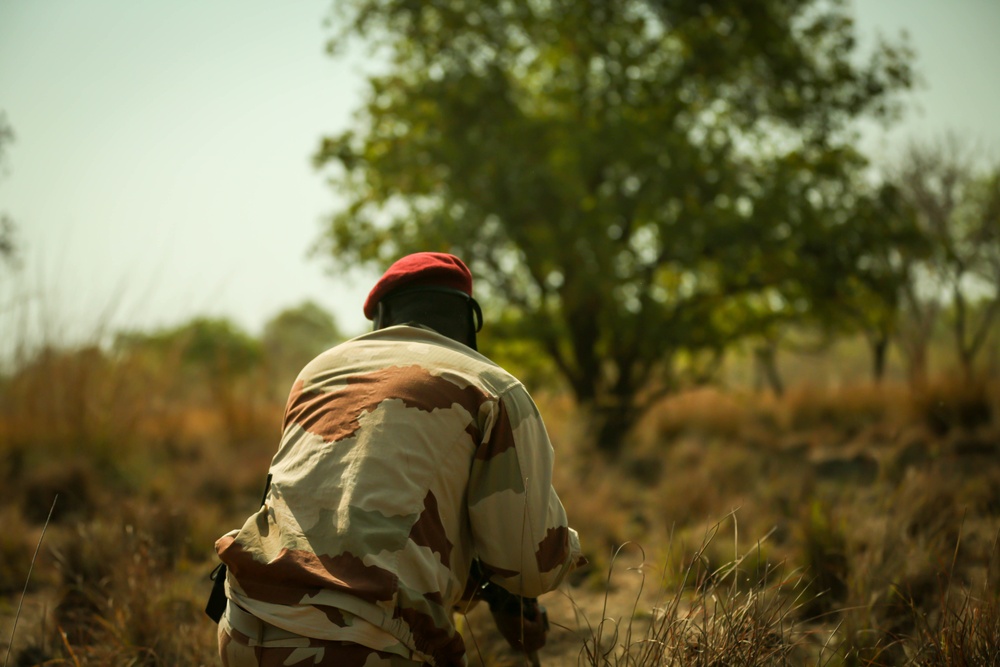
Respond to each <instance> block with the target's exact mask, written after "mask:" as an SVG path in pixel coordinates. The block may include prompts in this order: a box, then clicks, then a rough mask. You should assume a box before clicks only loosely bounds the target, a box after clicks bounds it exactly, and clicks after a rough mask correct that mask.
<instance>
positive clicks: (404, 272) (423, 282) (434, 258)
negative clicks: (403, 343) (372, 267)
mask: <svg viewBox="0 0 1000 667" xmlns="http://www.w3.org/2000/svg"><path fill="white" fill-rule="evenodd" d="M403 287H406V288H413V287H442V288H445V289H454V290H458V291H460V292H465V293H466V294H468V295H469V296H470V297H471V296H472V272H471V271H469V267H467V266H466V265H465V263H464V262H462V260H460V259H459V258H458V257H455V256H454V255H449V254H447V253H443V252H417V253H414V254H412V255H407V256H405V257H402V258H400V259H398V260H396V261H395V262H394V263H393V265H392V266H390V267H389V268H388V269H386V272H385V273H384V274H382V277H381V278H379V279H378V282H377V283H375V286H374V287H372V291H371V292H369V293H368V298H367V299H365V317H367V318H368V319H369V320H374V319H375V311H376V308H377V307H378V302H379V301H381V300H382V298H383V297H385V296H386V295H387V294H389V293H390V292H394V291H396V290H398V289H401V288H403Z"/></svg>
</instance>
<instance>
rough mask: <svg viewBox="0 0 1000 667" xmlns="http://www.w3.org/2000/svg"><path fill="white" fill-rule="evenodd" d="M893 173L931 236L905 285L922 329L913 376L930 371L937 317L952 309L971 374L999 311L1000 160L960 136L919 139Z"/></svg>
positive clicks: (958, 346) (958, 348)
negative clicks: (982, 156)
mask: <svg viewBox="0 0 1000 667" xmlns="http://www.w3.org/2000/svg"><path fill="white" fill-rule="evenodd" d="M894 178H895V179H896V180H897V182H898V187H899V189H900V191H901V192H902V193H903V196H904V197H905V198H906V200H907V202H908V203H909V205H910V206H911V207H912V208H913V210H914V211H915V213H916V216H917V218H916V219H917V221H918V224H919V225H920V227H921V229H922V231H923V233H924V234H925V235H926V237H927V239H928V240H929V242H930V248H931V252H930V255H929V257H928V258H927V259H926V260H925V261H922V262H921V263H920V264H919V266H918V269H917V270H916V271H915V273H914V276H913V280H912V281H911V284H910V285H909V286H908V288H907V292H906V298H907V303H908V305H909V308H910V312H911V314H912V316H913V318H914V319H915V320H916V321H917V324H918V327H917V329H918V331H920V332H925V335H924V336H923V337H919V338H917V339H916V340H913V341H911V360H912V361H913V362H914V364H915V370H914V376H915V379H916V380H917V381H919V380H921V379H922V378H923V376H924V375H925V373H926V347H927V344H928V342H929V339H930V334H931V331H932V328H933V323H934V320H935V319H936V318H937V316H938V314H939V313H941V312H943V310H944V309H945V307H948V310H949V312H950V313H951V314H952V316H951V325H952V339H953V341H954V345H955V352H956V356H957V358H958V362H959V364H960V366H961V368H962V370H963V372H964V373H965V376H966V378H971V377H972V375H973V374H974V367H975V362H976V358H977V357H978V356H979V354H980V352H981V351H982V349H983V345H984V344H985V343H986V341H987V340H988V339H989V334H990V330H991V328H992V326H993V324H994V323H995V322H996V320H997V317H998V316H1000V164H997V163H992V164H985V165H984V164H983V163H982V162H981V161H978V160H977V159H976V156H975V154H974V153H973V151H972V150H971V149H970V148H969V146H968V145H967V144H966V143H965V142H963V141H962V140H961V139H959V138H958V137H957V136H955V135H951V136H948V137H946V138H944V139H942V140H939V141H937V142H936V143H928V142H925V143H920V142H913V143H911V144H910V146H909V147H908V148H907V150H906V151H905V154H904V155H903V157H902V159H901V160H900V162H899V165H898V167H897V169H896V173H895V175H894Z"/></svg>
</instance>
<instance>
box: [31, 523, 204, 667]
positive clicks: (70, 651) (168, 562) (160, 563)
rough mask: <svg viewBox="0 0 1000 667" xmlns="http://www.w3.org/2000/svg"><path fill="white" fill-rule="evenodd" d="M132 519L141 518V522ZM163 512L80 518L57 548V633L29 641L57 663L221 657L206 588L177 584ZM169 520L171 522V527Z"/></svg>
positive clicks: (166, 662) (177, 662)
mask: <svg viewBox="0 0 1000 667" xmlns="http://www.w3.org/2000/svg"><path fill="white" fill-rule="evenodd" d="M128 519H136V521H135V522H134V523H132V522H129V521H128ZM162 521H163V516H162V515H160V514H157V513H150V514H149V515H148V516H146V515H144V516H131V517H126V518H125V519H123V520H119V521H112V520H107V519H104V520H101V521H93V522H90V523H86V524H81V525H79V526H77V527H76V529H75V530H73V531H69V532H67V533H65V534H64V535H62V536H61V538H60V539H58V540H57V541H56V544H55V546H54V548H53V554H54V559H55V562H56V568H57V570H58V572H59V574H60V576H61V586H60V591H61V592H60V596H59V602H58V604H57V605H56V607H55V609H54V610H53V621H54V625H55V630H54V633H55V634H54V635H51V636H49V637H48V638H47V639H46V640H45V641H43V642H35V643H34V644H32V645H31V646H29V647H27V648H26V649H25V651H26V652H29V653H31V654H33V655H38V654H39V653H47V659H49V660H52V661H53V662H52V663H50V664H75V665H95V666H96V665H110V666H117V665H122V666H124V665H194V664H210V663H214V662H215V661H216V660H217V658H216V657H215V651H216V649H215V638H214V626H211V624H209V623H206V620H205V618H204V615H203V613H202V607H203V602H204V601H203V599H201V598H202V594H205V595H207V591H208V588H207V584H206V587H205V588H204V590H203V591H202V590H197V589H195V588H194V587H191V586H190V585H183V586H179V585H177V583H174V582H177V581H178V578H179V577H180V578H181V579H183V577H181V573H180V571H178V570H177V569H176V568H175V567H173V566H172V565H173V561H175V560H176V557H175V555H172V554H170V553H169V552H170V548H169V544H168V542H169V540H170V535H169V534H158V532H157V531H159V530H162V527H161V526H157V525H155V524H156V523H157V522H162ZM169 529H170V528H169V527H168V530H169Z"/></svg>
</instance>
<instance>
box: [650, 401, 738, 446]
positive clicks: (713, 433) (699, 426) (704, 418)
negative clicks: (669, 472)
mask: <svg viewBox="0 0 1000 667" xmlns="http://www.w3.org/2000/svg"><path fill="white" fill-rule="evenodd" d="M751 408H752V401H750V400H748V399H747V398H745V397H741V396H739V395H737V394H733V393H726V392H723V391H721V390H719V389H717V388H710V387H705V388H700V389H696V390H692V391H688V392H684V393H680V394H676V395H674V396H670V397H668V398H666V399H664V400H663V401H661V402H660V403H659V404H657V405H656V406H655V407H653V408H651V409H650V411H649V413H648V414H647V415H646V416H645V418H644V419H643V420H642V421H641V422H640V423H639V424H638V425H637V426H636V439H637V441H638V442H639V443H640V444H641V445H643V444H644V445H645V448H651V447H663V446H665V445H667V444H668V443H670V442H673V441H675V440H679V439H682V438H685V437H688V438H697V439H703V440H711V439H717V438H722V439H736V438H739V439H746V438H747V437H748V435H749V433H748V424H749V423H750V422H751V419H750V417H751V414H752V413H751Z"/></svg>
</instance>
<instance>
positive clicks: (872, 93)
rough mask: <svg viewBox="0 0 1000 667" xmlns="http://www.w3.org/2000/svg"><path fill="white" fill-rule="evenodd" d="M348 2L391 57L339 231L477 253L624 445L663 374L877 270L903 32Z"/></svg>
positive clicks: (707, 6) (327, 240)
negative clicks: (879, 161) (888, 132)
mask: <svg viewBox="0 0 1000 667" xmlns="http://www.w3.org/2000/svg"><path fill="white" fill-rule="evenodd" d="M336 8H337V9H338V10H339V11H340V14H339V25H340V26H341V27H342V32H341V34H340V36H339V37H338V38H335V40H334V41H333V42H332V45H333V47H334V48H336V46H337V45H338V44H339V43H340V41H341V40H345V39H348V38H349V37H350V36H353V35H360V36H362V37H363V38H365V39H368V40H369V41H370V42H371V43H373V44H375V45H377V48H378V49H380V50H379V51H377V52H378V53H380V54H381V55H382V56H383V57H384V58H385V59H386V60H387V62H388V67H387V68H386V69H385V71H384V73H381V74H378V75H373V76H371V77H370V79H369V84H370V85H369V88H368V97H367V101H366V103H365V105H364V107H363V108H362V109H361V110H360V115H359V127H360V129H359V130H357V131H354V130H351V131H347V132H344V133H342V134H340V135H338V136H333V137H328V138H326V139H325V140H324V141H323V142H322V145H321V147H320V149H319V150H318V152H317V154H316V158H315V159H316V163H317V165H318V166H331V165H333V166H336V167H338V169H335V170H333V178H334V185H335V187H336V188H337V189H338V191H339V192H340V193H342V194H343V195H344V196H346V197H347V199H348V204H347V205H346V206H345V207H344V208H343V209H342V210H341V211H340V212H339V213H338V214H337V215H336V216H334V217H333V219H332V221H331V223H330V225H329V228H328V231H327V233H326V234H325V236H324V237H323V240H322V241H321V244H320V245H321V247H322V248H324V249H325V250H326V251H327V252H329V253H330V254H332V255H333V256H334V257H335V258H337V259H338V260H339V261H341V262H344V263H346V264H354V263H358V262H374V263H377V264H380V265H385V264H386V263H388V262H389V261H391V260H392V259H395V258H396V257H397V256H399V255H400V254H402V253H405V252H409V251H413V250H428V249H445V250H451V251H453V252H456V253H458V254H460V255H462V256H463V257H465V258H466V259H468V260H470V261H471V263H472V265H473V270H474V271H475V272H476V273H477V275H478V276H480V277H481V278H482V279H483V280H481V281H480V283H479V284H480V285H486V286H488V288H487V289H484V290H483V291H484V292H486V296H487V297H488V300H489V303H490V305H491V308H492V309H493V310H494V311H497V310H501V309H505V310H509V311H510V312H513V313H515V314H516V316H517V317H519V318H521V319H522V320H523V322H524V325H525V326H524V328H525V329H526V330H527V331H530V334H531V336H532V339H533V340H534V341H535V343H536V344H537V345H538V348H539V349H540V350H541V351H543V352H544V353H545V354H546V355H548V357H549V358H550V359H551V360H552V362H553V364H554V365H555V367H556V368H557V369H558V371H559V372H560V374H561V376H562V377H563V378H565V380H566V382H567V384H568V386H569V387H570V388H571V390H572V392H573V394H574V395H575V397H576V398H577V399H578V400H579V401H580V402H581V403H582V404H583V405H584V406H586V407H588V408H590V410H591V413H592V414H594V415H595V416H596V417H597V418H598V422H599V424H598V428H596V429H595V432H596V433H598V436H597V440H598V444H599V445H600V446H601V447H603V448H604V449H606V450H607V451H615V450H616V449H617V448H618V447H619V446H620V444H621V442H622V440H621V436H622V434H623V433H624V432H625V431H626V429H627V427H628V426H629V425H630V424H631V423H632V422H633V421H634V419H635V418H636V417H637V416H638V415H639V414H641V412H642V410H643V409H644V408H645V407H646V406H648V405H649V404H650V401H651V400H652V399H654V398H656V396H657V393H658V392H662V391H670V390H672V389H674V388H676V387H677V386H679V385H680V384H681V383H682V382H684V381H685V380H691V379H695V380H697V379H703V378H704V377H705V376H706V374H707V373H710V372H711V370H712V369H713V368H714V366H715V365H716V364H717V362H718V360H719V359H720V358H721V356H722V353H723V351H724V350H725V348H726V347H727V346H728V345H730V344H731V343H733V342H734V341H736V340H739V339H741V338H744V337H747V336H751V335H758V334H759V333H760V332H761V331H762V330H764V329H766V328H767V327H769V326H772V325H773V323H774V322H776V321H779V320H782V319H784V318H787V317H789V316H791V315H798V314H802V313H805V312H806V311H809V310H810V309H811V306H812V305H813V304H815V303H816V302H817V299H818V298H819V297H821V296H822V295H823V293H824V291H827V292H830V293H831V294H833V293H836V291H837V289H838V287H837V281H838V280H839V278H840V277H841V276H845V275H851V274H852V273H853V271H854V270H855V268H856V267H857V264H858V261H859V258H858V256H857V255H856V254H855V250H856V249H857V248H858V247H859V244H860V242H861V239H860V236H862V235H865V234H867V232H865V231H864V230H859V229H857V228H858V227H859V225H858V224H856V223H855V221H854V220H853V219H852V215H851V211H852V210H853V209H854V208H855V205H856V200H857V198H856V196H855V194H854V193H853V192H852V191H851V184H852V178H853V177H854V174H855V173H856V171H857V170H858V169H860V168H861V167H863V166H864V160H863V159H862V157H861V156H859V155H858V154H857V153H856V152H855V151H854V150H853V149H852V148H851V140H852V138H853V134H852V126H853V123H854V121H855V120H856V119H857V118H859V117H862V116H874V117H886V116H887V115H889V114H891V113H893V112H894V107H893V100H894V95H893V93H895V92H896V91H898V90H899V89H901V88H905V87H907V86H908V85H909V83H910V78H911V71H910V68H909V65H908V58H909V54H908V52H907V51H906V49H905V48H902V47H898V46H892V45H889V44H886V43H880V44H879V45H878V46H877V47H876V48H875V50H874V51H873V52H872V53H871V54H868V56H867V57H862V56H861V55H859V53H858V52H857V48H856V44H855V33H854V28H853V24H852V21H851V19H850V18H849V16H847V14H846V12H845V9H844V7H843V4H842V3H841V2H836V1H835V2H818V1H815V0H761V1H760V2H752V3H751V2H742V1H736V0H730V1H728V2H716V3H690V2H678V1H664V0H660V1H652V0H622V1H621V2H614V3H609V2H603V1H597V0H549V1H545V2H542V1H529V2H482V1H480V0H429V1H424V2H412V1H410V0H353V1H350V2H339V3H337V5H336ZM845 240H848V241H851V244H849V245H847V246H846V247H843V248H842V247H841V246H839V245H838V244H839V243H840V242H842V241H845ZM639 396H642V397H643V398H642V400H640V399H639Z"/></svg>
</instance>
